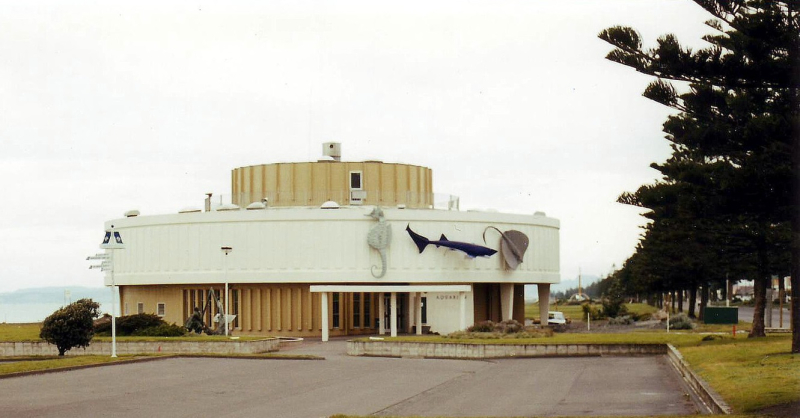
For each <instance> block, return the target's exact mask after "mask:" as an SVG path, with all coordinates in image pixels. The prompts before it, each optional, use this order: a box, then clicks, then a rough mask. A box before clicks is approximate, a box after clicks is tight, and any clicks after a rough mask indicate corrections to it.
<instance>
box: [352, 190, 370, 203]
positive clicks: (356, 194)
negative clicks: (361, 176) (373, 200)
mask: <svg viewBox="0 0 800 418" xmlns="http://www.w3.org/2000/svg"><path fill="white" fill-rule="evenodd" d="M365 200H367V191H366V190H351V191H350V205H351V206H355V205H363V204H364V201H365Z"/></svg>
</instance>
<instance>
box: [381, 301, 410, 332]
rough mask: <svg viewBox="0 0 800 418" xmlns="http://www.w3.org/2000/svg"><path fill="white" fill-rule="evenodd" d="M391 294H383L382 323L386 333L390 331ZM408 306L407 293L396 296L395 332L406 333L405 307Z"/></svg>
mask: <svg viewBox="0 0 800 418" xmlns="http://www.w3.org/2000/svg"><path fill="white" fill-rule="evenodd" d="M391 303H392V294H391V293H384V294H383V323H384V326H385V327H386V331H387V332H390V331H391V329H392V309H391V306H392V305H391ZM407 306H408V293H398V294H397V332H398V333H405V332H406V327H407V324H406V321H407V319H406V310H407V309H406V307H407Z"/></svg>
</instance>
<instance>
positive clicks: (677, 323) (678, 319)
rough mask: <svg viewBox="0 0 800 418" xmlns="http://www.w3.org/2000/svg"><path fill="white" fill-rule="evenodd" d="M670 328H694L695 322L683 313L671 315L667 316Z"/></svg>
mask: <svg viewBox="0 0 800 418" xmlns="http://www.w3.org/2000/svg"><path fill="white" fill-rule="evenodd" d="M669 327H670V329H694V327H695V323H694V321H692V319H691V318H689V317H688V316H687V315H686V314H684V313H679V314H677V315H673V316H672V317H670V318H669Z"/></svg>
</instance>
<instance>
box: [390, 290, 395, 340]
mask: <svg viewBox="0 0 800 418" xmlns="http://www.w3.org/2000/svg"><path fill="white" fill-rule="evenodd" d="M389 304H390V305H391V306H390V307H389V312H390V314H391V315H392V319H391V321H392V324H391V327H392V334H391V335H392V337H396V336H397V293H395V292H392V296H391V299H390V300H389Z"/></svg>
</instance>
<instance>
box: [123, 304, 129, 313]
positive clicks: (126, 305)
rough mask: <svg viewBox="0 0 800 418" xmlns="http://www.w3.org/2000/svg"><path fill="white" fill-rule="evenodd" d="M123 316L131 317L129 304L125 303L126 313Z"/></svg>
mask: <svg viewBox="0 0 800 418" xmlns="http://www.w3.org/2000/svg"><path fill="white" fill-rule="evenodd" d="M123 315H125V316H128V315H130V313H129V311H128V302H125V313H124V314H123Z"/></svg>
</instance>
